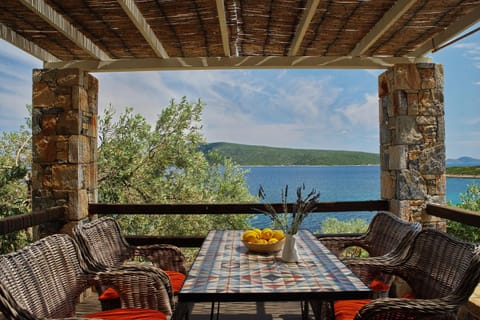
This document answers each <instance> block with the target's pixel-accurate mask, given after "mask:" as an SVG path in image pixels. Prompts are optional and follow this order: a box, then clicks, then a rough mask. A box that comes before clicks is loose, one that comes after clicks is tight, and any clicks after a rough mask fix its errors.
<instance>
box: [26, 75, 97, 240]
mask: <svg viewBox="0 0 480 320" xmlns="http://www.w3.org/2000/svg"><path fill="white" fill-rule="evenodd" d="M97 97H98V81H97V79H96V78H94V77H93V76H91V75H89V74H88V73H86V72H82V71H80V70H78V69H64V70H53V69H52V70H34V71H33V98H32V104H33V106H32V107H33V109H32V139H33V141H32V142H33V143H32V144H33V164H32V205H33V208H32V209H33V210H41V209H47V208H50V207H53V206H61V205H64V206H67V208H68V220H69V221H68V222H67V224H66V225H54V224H52V225H49V226H47V225H45V226H41V228H40V230H39V231H40V236H43V235H46V234H50V233H53V232H58V231H62V232H68V231H69V230H71V228H72V224H74V223H76V222H77V221H78V220H80V219H82V218H84V217H86V216H87V215H88V203H89V202H96V197H97V196H96V152H97Z"/></svg>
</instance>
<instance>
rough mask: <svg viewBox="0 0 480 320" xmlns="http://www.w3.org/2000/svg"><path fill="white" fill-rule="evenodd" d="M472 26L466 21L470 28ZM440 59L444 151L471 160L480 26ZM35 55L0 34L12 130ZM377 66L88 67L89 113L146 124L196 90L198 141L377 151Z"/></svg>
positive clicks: (2, 102)
mask: <svg viewBox="0 0 480 320" xmlns="http://www.w3.org/2000/svg"><path fill="white" fill-rule="evenodd" d="M478 25H479V24H477V26H474V27H478ZM431 57H432V58H433V62H435V63H441V64H443V65H444V72H445V91H444V94H445V122H446V149H447V157H448V158H458V157H460V156H471V157H475V158H479V159H480V32H477V33H476V34H474V35H472V36H470V37H467V38H465V39H463V40H461V41H459V42H457V43H455V44H453V45H451V46H449V47H447V48H445V49H443V50H440V51H439V52H437V53H434V54H433V55H431ZM41 67H42V63H41V61H39V60H38V59H36V58H33V57H31V56H29V55H28V54H26V53H24V52H23V51H21V50H19V49H17V48H15V47H13V46H11V45H10V44H9V43H7V42H5V41H3V40H0V83H1V85H0V113H1V115H2V117H1V119H0V131H11V130H17V129H18V128H19V126H20V125H21V124H23V123H24V118H25V117H27V116H28V114H27V112H26V109H25V106H26V105H27V104H31V95H32V89H31V87H32V79H31V78H32V69H34V68H41ZM381 72H382V71H381V70H231V71H225V70H224V71H175V72H166V71H165V72H136V73H94V76H96V77H97V78H98V79H99V83H100V90H99V105H98V107H99V114H100V115H102V114H103V110H104V109H105V108H106V107H107V106H108V105H109V104H111V105H112V106H113V107H114V108H115V109H116V110H117V112H118V113H120V112H121V111H123V110H124V109H125V107H127V106H128V107H133V108H134V110H135V111H136V112H138V113H141V114H142V115H144V116H145V117H146V118H147V119H149V120H151V121H152V123H153V122H154V120H155V119H156V118H157V115H158V114H159V113H160V111H161V109H162V108H163V107H164V106H166V105H167V104H168V103H169V101H170V100H171V99H175V100H179V99H180V98H181V97H182V96H186V97H187V99H188V100H191V101H196V100H197V99H201V100H202V101H203V102H204V103H205V104H206V105H205V107H204V111H203V134H204V136H205V138H206V140H207V141H208V142H218V141H226V142H234V143H244V144H254V145H266V146H275V147H291V148H305V149H331V150H357V151H366V152H375V153H377V152H378V151H379V133H378V99H377V78H378V75H379V74H380V73H381Z"/></svg>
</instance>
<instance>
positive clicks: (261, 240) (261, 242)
mask: <svg viewBox="0 0 480 320" xmlns="http://www.w3.org/2000/svg"><path fill="white" fill-rule="evenodd" d="M256 243H259V244H267V243H268V242H267V240H265V239H257V242H256Z"/></svg>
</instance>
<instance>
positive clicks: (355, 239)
mask: <svg viewBox="0 0 480 320" xmlns="http://www.w3.org/2000/svg"><path fill="white" fill-rule="evenodd" d="M319 240H320V242H321V243H322V244H323V245H324V246H325V247H327V248H328V249H329V250H330V251H331V252H333V254H335V255H336V256H337V257H338V256H340V255H341V254H342V252H343V250H345V249H346V248H348V247H351V246H357V247H362V248H365V244H366V242H365V240H364V236H363V235H362V236H335V237H321V238H319Z"/></svg>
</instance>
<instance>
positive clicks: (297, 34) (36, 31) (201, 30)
mask: <svg viewBox="0 0 480 320" xmlns="http://www.w3.org/2000/svg"><path fill="white" fill-rule="evenodd" d="M479 21H480V1H478V0H398V1H395V0H371V1H368V0H265V1H262V0H190V1H188V0H177V1H171V0H2V1H0V36H1V38H3V39H4V40H6V41H8V42H10V43H12V44H13V45H15V46H17V47H18V48H20V49H22V50H24V51H26V52H28V53H30V54H31V55H33V56H35V57H37V58H38V59H40V60H42V61H44V69H42V70H34V72H33V97H32V105H33V112H32V113H33V115H32V116H33V146H34V147H33V151H34V152H33V156H34V160H33V164H32V171H33V172H32V173H33V174H32V192H33V193H32V194H33V209H34V210H40V209H46V208H49V207H53V206H55V205H66V206H67V207H68V208H69V209H68V212H69V219H70V221H71V223H76V222H77V221H78V220H80V219H82V218H83V217H85V216H87V215H88V203H89V202H90V203H95V202H96V200H97V198H96V148H97V124H96V117H97V95H98V81H97V80H96V79H95V78H94V77H93V76H91V75H90V74H89V72H115V71H138V70H159V71H160V70H198V69H238V68H251V69H262V68H317V69H320V68H363V69H372V68H377V69H379V68H380V69H386V72H385V73H383V74H382V75H380V76H379V110H380V119H379V128H380V157H381V159H380V162H381V186H382V190H381V196H382V198H383V199H386V200H389V207H390V210H391V211H393V212H396V213H397V214H399V215H400V216H402V217H403V218H405V219H413V220H420V221H422V222H423V223H424V224H431V225H433V226H435V227H440V228H442V227H443V226H444V225H443V222H442V221H441V220H435V219H432V218H431V217H429V216H427V215H425V212H424V209H425V204H426V203H437V204H444V202H445V181H446V179H445V145H444V141H445V137H444V133H445V131H444V117H443V115H444V105H443V68H442V66H441V65H436V64H434V63H432V61H431V59H430V58H428V56H427V55H428V54H429V53H431V52H433V51H436V50H439V49H441V48H442V47H443V46H445V45H447V44H448V43H449V42H451V41H455V40H453V39H454V38H455V37H457V36H458V35H459V34H461V33H462V32H464V31H465V30H467V29H468V28H469V27H471V26H473V25H474V24H476V23H477V22H479ZM67 228H68V224H67Z"/></svg>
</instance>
